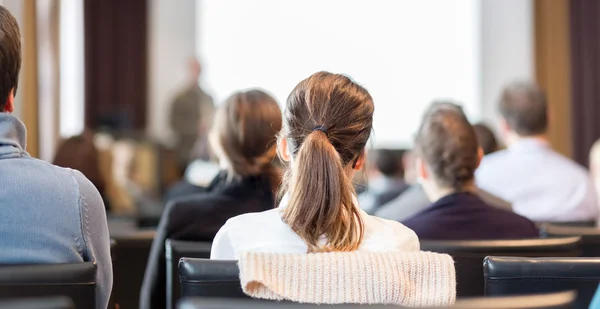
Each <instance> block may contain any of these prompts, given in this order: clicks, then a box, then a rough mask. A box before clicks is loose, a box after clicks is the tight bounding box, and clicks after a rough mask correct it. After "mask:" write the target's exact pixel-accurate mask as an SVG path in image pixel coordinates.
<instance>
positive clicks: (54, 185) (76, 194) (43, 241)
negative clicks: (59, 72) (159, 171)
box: [0, 6, 113, 309]
mask: <svg viewBox="0 0 600 309" xmlns="http://www.w3.org/2000/svg"><path fill="white" fill-rule="evenodd" d="M20 69H21V34H20V31H19V26H18V24H17V21H16V19H15V18H14V17H13V16H12V15H11V14H10V12H9V11H8V10H7V9H6V8H4V7H3V6H0V72H2V74H1V75H0V184H2V185H1V186H0V201H2V202H1V204H2V207H0V212H1V215H0V235H2V237H0V263H1V264H60V263H81V262H93V263H95V264H96V265H97V272H96V308H97V309H105V308H106V307H107V306H108V300H109V297H110V293H111V290H112V278H113V276H112V262H111V256H110V238H109V234H108V226H107V225H108V224H107V221H106V210H105V209H104V203H103V202H102V196H101V195H100V193H99V192H98V189H96V187H95V186H94V184H92V182H91V181H90V180H88V179H87V178H86V177H85V176H84V175H83V174H82V173H81V172H79V171H76V170H72V169H69V168H62V167H58V166H55V165H52V164H50V163H48V162H45V161H42V160H38V159H35V158H32V157H31V156H30V155H29V154H28V153H27V150H26V146H27V130H26V128H25V125H24V124H23V122H21V120H19V119H18V118H16V117H15V116H13V115H11V113H12V112H13V111H14V108H15V106H14V104H15V95H16V94H17V86H18V81H19V71H20ZM25 289H26V288H25Z"/></svg>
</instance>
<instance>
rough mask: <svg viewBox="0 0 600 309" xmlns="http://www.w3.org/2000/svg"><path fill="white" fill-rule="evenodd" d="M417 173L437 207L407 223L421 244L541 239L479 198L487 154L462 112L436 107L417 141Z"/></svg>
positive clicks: (451, 107) (525, 222)
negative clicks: (481, 169)
mask: <svg viewBox="0 0 600 309" xmlns="http://www.w3.org/2000/svg"><path fill="white" fill-rule="evenodd" d="M415 154H416V156H417V160H416V161H417V162H416V165H417V174H418V177H419V179H420V183H421V184H422V186H423V190H424V191H425V193H426V194H427V196H428V197H429V199H430V200H431V201H434V203H433V205H431V206H430V207H429V208H427V209H425V210H423V211H421V212H419V213H417V214H416V215H414V216H413V217H412V218H409V219H408V220H406V221H404V223H405V224H406V225H407V226H408V227H409V228H412V229H413V230H414V231H415V232H416V233H417V235H418V236H419V238H421V239H437V240H465V239H507V238H508V239H511V238H528V237H536V236H537V235H538V231H537V229H536V228H535V226H534V224H533V223H532V222H531V221H529V220H527V219H526V218H523V217H521V216H519V215H516V214H514V213H511V212H509V211H505V210H502V209H498V208H496V207H493V206H490V205H489V204H487V203H486V202H484V201H483V200H481V198H480V197H479V196H478V195H477V194H476V193H477V188H476V186H475V170H476V169H477V167H478V166H479V163H480V161H481V157H482V156H483V151H482V150H481V148H479V147H478V142H477V137H476V135H475V131H474V129H473V127H472V126H471V125H470V123H469V121H468V119H467V117H466V116H465V114H464V113H463V111H462V109H461V108H460V107H459V106H457V105H455V104H452V103H447V102H440V103H434V104H433V106H432V107H431V108H430V109H429V110H428V111H427V112H426V114H425V116H424V118H423V122H422V124H421V127H420V129H419V131H418V134H417V138H416V141H415Z"/></svg>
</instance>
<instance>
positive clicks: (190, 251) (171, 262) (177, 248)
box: [165, 239, 212, 309]
mask: <svg viewBox="0 0 600 309" xmlns="http://www.w3.org/2000/svg"><path fill="white" fill-rule="evenodd" d="M211 247H212V244H211V243H209V242H193V241H181V240H171V239H167V240H166V241H165V257H166V260H167V263H166V265H167V306H168V307H167V308H169V309H171V308H175V307H176V305H177V302H178V301H179V298H180V297H181V284H180V283H179V270H178V268H179V260H180V259H181V258H184V257H187V258H201V259H209V258H210V249H211Z"/></svg>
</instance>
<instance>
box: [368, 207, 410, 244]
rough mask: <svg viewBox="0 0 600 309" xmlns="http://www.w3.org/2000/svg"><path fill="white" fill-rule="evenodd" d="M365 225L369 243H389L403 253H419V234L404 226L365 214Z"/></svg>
mask: <svg viewBox="0 0 600 309" xmlns="http://www.w3.org/2000/svg"><path fill="white" fill-rule="evenodd" d="M363 220H364V224H365V240H366V241H367V242H369V243H370V242H374V243H379V242H389V243H388V244H386V245H390V246H391V248H394V249H396V250H403V251H418V250H419V238H418V237H417V234H416V233H415V232H414V231H413V230H411V229H409V228H408V227H406V226H405V225H404V224H402V223H400V222H397V221H393V220H387V219H383V218H379V217H376V216H371V215H368V214H367V213H365V212H363Z"/></svg>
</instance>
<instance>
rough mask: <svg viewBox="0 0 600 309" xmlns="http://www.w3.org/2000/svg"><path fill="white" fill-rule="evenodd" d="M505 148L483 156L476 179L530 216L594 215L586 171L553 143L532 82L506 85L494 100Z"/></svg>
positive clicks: (543, 98)
mask: <svg viewBox="0 0 600 309" xmlns="http://www.w3.org/2000/svg"><path fill="white" fill-rule="evenodd" d="M499 109H500V114H501V115H502V118H503V121H502V127H503V131H504V132H503V134H504V137H505V141H506V144H507V146H508V149H506V150H502V151H498V152H495V153H493V154H490V155H487V156H485V158H484V159H483V161H482V163H481V167H480V168H479V169H478V170H477V177H476V179H477V185H478V186H479V187H481V188H482V189H485V190H488V191H489V192H491V193H493V194H496V195H498V196H500V197H502V198H504V199H506V200H507V201H510V202H511V203H512V204H513V209H514V211H515V212H516V213H518V214H520V215H523V216H525V217H527V218H529V219H531V220H533V221H538V222H546V221H591V220H596V219H597V218H598V213H599V211H598V204H597V199H596V193H595V190H594V186H593V184H592V181H591V177H590V174H589V172H588V171H587V170H586V169H585V168H584V167H583V166H580V165H578V164H577V163H575V162H573V161H572V160H570V159H568V158H566V157H564V156H563V155H561V154H559V153H557V152H556V151H554V150H553V149H552V146H551V145H550V142H549V141H548V125H549V118H550V117H549V112H548V104H547V102H546V95H545V94H544V92H543V91H542V89H540V88H539V87H538V86H537V85H535V84H533V83H527V82H516V83H513V84H510V85H508V86H507V87H506V88H505V89H504V91H503V92H502V94H501V97H500V102H499Z"/></svg>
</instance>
